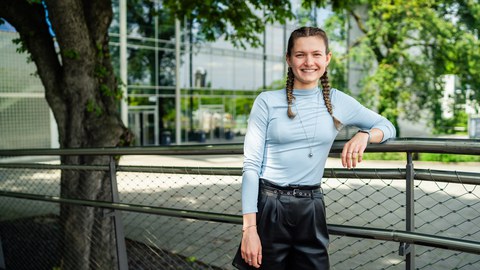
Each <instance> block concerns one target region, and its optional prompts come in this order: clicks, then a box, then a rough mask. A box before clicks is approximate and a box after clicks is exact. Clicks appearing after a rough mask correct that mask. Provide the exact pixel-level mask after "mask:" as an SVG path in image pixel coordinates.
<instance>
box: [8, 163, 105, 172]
mask: <svg viewBox="0 0 480 270" xmlns="http://www.w3.org/2000/svg"><path fill="white" fill-rule="evenodd" d="M0 168H8V169H10V168H11V169H39V170H84V171H108V170H109V168H108V165H104V166H102V165H62V164H41V163H0Z"/></svg>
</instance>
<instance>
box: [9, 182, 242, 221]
mask: <svg viewBox="0 0 480 270" xmlns="http://www.w3.org/2000/svg"><path fill="white" fill-rule="evenodd" d="M0 196H4V197H12V198H19V199H28V200H35V201H43V202H52V203H65V204H71V205H81V206H89V207H98V208H105V209H115V210H122V211H128V212H136V213H146V214H155V215H163V216H170V217H180V218H191V219H199V220H205V221H216V222H223V223H234V224H242V217H241V216H238V215H230V214H218V213H211V212H203V211H194V210H185V209H175V208H165V207H158V206H144V205H137V204H127V203H112V202H102V201H92V200H80V199H65V198H61V197H58V196H50V195H38V194H30V193H21V192H11V191H3V190H0Z"/></svg>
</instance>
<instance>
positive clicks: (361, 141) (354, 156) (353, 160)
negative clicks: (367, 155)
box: [342, 132, 369, 169]
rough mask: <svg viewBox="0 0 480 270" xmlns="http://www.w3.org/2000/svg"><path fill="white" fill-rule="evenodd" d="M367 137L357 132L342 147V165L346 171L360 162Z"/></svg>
mask: <svg viewBox="0 0 480 270" xmlns="http://www.w3.org/2000/svg"><path fill="white" fill-rule="evenodd" d="M368 138H369V135H368V134H367V133H362V132H358V133H357V134H355V136H353V137H352V138H351V139H350V140H349V141H348V142H347V143H346V144H345V146H344V147H343V151H342V165H343V167H347V168H348V169H352V168H355V167H356V166H357V163H360V162H362V159H363V152H364V151H365V148H367V144H368Z"/></svg>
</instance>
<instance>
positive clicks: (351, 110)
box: [331, 89, 396, 142]
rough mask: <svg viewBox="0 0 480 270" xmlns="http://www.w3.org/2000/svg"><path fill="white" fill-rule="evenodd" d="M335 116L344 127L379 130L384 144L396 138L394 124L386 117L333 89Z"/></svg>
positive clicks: (332, 97)
mask: <svg viewBox="0 0 480 270" xmlns="http://www.w3.org/2000/svg"><path fill="white" fill-rule="evenodd" d="M331 99H332V104H333V106H334V109H333V111H334V116H335V117H337V118H338V120H340V122H342V124H344V125H352V126H357V127H359V128H361V129H372V128H378V129H380V130H382V132H383V138H382V142H384V141H386V140H388V139H390V138H393V137H395V136H396V130H395V127H394V126H393V124H392V123H391V122H390V121H388V119H386V118H385V117H383V116H381V115H379V114H378V113H376V112H374V111H372V110H370V109H368V108H366V107H364V106H363V105H362V104H360V103H359V102H358V101H357V100H355V99H354V98H352V97H351V96H349V95H347V94H345V93H343V92H341V91H338V90H336V89H332V94H331Z"/></svg>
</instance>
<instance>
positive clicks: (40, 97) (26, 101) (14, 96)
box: [0, 30, 51, 149]
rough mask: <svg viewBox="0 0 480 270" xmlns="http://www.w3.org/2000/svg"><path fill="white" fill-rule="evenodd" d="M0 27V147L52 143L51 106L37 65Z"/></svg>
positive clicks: (33, 146)
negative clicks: (21, 51) (37, 75)
mask: <svg viewBox="0 0 480 270" xmlns="http://www.w3.org/2000/svg"><path fill="white" fill-rule="evenodd" d="M16 38H18V34H17V33H14V32H8V31H1V30H0V59H1V61H0V149H13V148H49V147H51V132H50V110H49V107H48V104H47V102H46V100H45V97H44V88H43V86H42V83H41V81H40V79H39V78H38V77H35V76H33V75H32V74H34V73H35V72H36V67H35V65H34V64H33V63H30V62H27V54H25V53H23V54H19V53H17V52H16V50H17V47H18V45H16V44H14V43H13V42H12V40H13V39H16Z"/></svg>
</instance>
